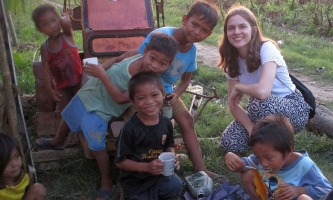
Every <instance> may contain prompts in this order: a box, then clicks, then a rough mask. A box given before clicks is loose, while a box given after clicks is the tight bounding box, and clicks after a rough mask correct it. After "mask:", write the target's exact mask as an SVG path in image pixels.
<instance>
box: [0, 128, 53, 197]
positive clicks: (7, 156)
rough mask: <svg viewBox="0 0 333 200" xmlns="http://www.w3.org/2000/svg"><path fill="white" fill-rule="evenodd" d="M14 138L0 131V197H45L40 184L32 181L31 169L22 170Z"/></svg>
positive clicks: (17, 146) (19, 154)
mask: <svg viewBox="0 0 333 200" xmlns="http://www.w3.org/2000/svg"><path fill="white" fill-rule="evenodd" d="M20 152H21V151H20V148H19V145H18V143H17V142H16V140H14V139H12V138H11V137H9V136H7V135H5V134H3V133H0V160H1V162H0V174H1V176H0V199H12V200H16V199H17V200H19V199H36V200H43V199H46V189H45V187H44V186H43V185H42V184H39V183H33V170H32V168H31V167H29V172H25V171H24V170H23V163H22V157H21V156H22V155H21V153H20Z"/></svg>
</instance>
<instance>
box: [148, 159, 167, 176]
mask: <svg viewBox="0 0 333 200" xmlns="http://www.w3.org/2000/svg"><path fill="white" fill-rule="evenodd" d="M148 167H149V172H150V173H151V174H152V175H156V176H157V175H161V174H162V172H163V162H162V161H161V160H159V159H155V160H153V161H151V162H150V163H149V165H148Z"/></svg>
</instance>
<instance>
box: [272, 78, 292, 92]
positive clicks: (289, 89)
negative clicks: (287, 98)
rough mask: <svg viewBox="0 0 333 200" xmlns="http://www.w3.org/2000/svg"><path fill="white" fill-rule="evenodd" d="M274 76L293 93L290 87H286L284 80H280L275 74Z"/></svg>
mask: <svg viewBox="0 0 333 200" xmlns="http://www.w3.org/2000/svg"><path fill="white" fill-rule="evenodd" d="M275 78H276V79H277V80H278V81H280V83H282V84H283V85H284V86H285V87H287V88H288V89H289V90H290V92H292V93H294V91H292V90H291V89H290V87H288V86H287V85H286V84H285V83H284V82H282V81H281V79H280V78H279V77H278V76H276V75H275Z"/></svg>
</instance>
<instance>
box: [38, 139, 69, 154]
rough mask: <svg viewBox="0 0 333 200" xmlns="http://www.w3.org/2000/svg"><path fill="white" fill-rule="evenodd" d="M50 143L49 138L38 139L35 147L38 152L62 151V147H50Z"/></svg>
mask: <svg viewBox="0 0 333 200" xmlns="http://www.w3.org/2000/svg"><path fill="white" fill-rule="evenodd" d="M50 141H51V138H40V139H38V140H36V142H35V146H36V148H37V149H39V150H57V151H61V150H64V147H56V146H52V145H51V143H50Z"/></svg>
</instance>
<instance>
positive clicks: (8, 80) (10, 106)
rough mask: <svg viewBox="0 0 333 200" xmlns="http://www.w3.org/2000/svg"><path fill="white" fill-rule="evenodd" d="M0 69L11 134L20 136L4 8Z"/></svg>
mask: <svg viewBox="0 0 333 200" xmlns="http://www.w3.org/2000/svg"><path fill="white" fill-rule="evenodd" d="M0 15H1V16H0V24H1V28H0V63H1V65H0V69H1V73H2V77H3V88H4V92H5V102H6V110H7V114H8V122H9V125H10V130H11V132H10V133H11V135H12V136H14V137H17V136H18V120H17V112H16V105H15V101H14V93H13V84H12V83H13V82H12V77H11V73H10V69H9V64H8V59H7V58H8V57H7V56H8V55H7V53H6V52H7V51H6V47H5V40H4V38H5V34H6V32H5V31H3V30H6V21H5V13H4V9H3V7H2V9H1V10H0Z"/></svg>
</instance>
